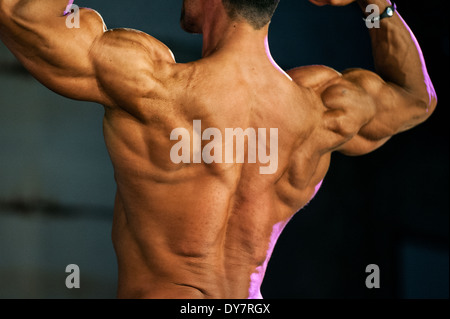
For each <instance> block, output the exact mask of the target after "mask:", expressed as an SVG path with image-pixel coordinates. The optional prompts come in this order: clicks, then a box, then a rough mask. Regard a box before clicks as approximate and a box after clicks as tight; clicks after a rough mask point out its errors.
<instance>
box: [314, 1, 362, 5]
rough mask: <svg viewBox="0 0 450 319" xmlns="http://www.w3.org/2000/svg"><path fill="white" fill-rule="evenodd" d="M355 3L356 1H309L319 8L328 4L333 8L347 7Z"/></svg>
mask: <svg viewBox="0 0 450 319" xmlns="http://www.w3.org/2000/svg"><path fill="white" fill-rule="evenodd" d="M355 1H356V0H309V2H311V3H314V4H315V5H317V6H325V5H327V4H328V5H331V6H346V5H348V4H350V3H352V2H355Z"/></svg>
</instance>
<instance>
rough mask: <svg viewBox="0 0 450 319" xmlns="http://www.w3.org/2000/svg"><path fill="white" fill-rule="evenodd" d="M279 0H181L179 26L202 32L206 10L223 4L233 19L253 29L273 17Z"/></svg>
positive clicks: (190, 30) (258, 27) (265, 23)
mask: <svg viewBox="0 0 450 319" xmlns="http://www.w3.org/2000/svg"><path fill="white" fill-rule="evenodd" d="M279 2H280V0H183V9H182V13H181V26H182V28H183V29H184V30H185V31H187V32H190V33H202V28H203V21H204V17H205V15H206V13H207V11H208V10H210V11H211V10H214V9H215V7H216V6H217V5H221V6H223V8H224V9H225V12H226V14H227V16H228V18H230V19H231V20H233V21H239V22H246V23H248V24H250V25H251V26H252V27H253V28H254V29H255V30H260V29H262V28H263V27H264V26H266V25H267V24H268V23H269V22H270V20H271V19H272V17H273V14H274V13H275V10H276V8H277V6H278V3H279Z"/></svg>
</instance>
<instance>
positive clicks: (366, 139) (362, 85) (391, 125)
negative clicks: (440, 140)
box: [331, 69, 429, 156]
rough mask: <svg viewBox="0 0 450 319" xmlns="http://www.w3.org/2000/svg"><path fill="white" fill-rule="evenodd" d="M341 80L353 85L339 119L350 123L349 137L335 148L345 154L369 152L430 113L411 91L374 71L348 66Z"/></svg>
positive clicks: (347, 123) (343, 122)
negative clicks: (349, 68)
mask: <svg viewBox="0 0 450 319" xmlns="http://www.w3.org/2000/svg"><path fill="white" fill-rule="evenodd" d="M342 82H343V83H346V84H347V85H349V86H350V87H353V90H352V93H353V94H350V97H349V99H348V102H347V103H348V104H347V105H345V106H344V109H345V112H344V114H343V115H342V116H343V119H341V122H342V125H347V126H348V127H349V130H348V132H347V133H348V134H349V136H350V139H349V140H348V141H347V142H345V143H344V144H342V145H340V146H338V147H337V148H336V150H337V151H340V152H342V153H344V154H346V155H354V156H356V155H364V154H367V153H370V152H372V151H374V150H376V149H378V148H379V147H381V146H382V145H383V144H385V143H386V142H387V141H388V140H389V139H390V138H391V137H392V136H394V135H396V134H398V133H401V132H404V131H406V130H408V129H410V128H412V127H414V126H416V125H418V124H420V123H421V122H423V121H424V120H425V119H426V118H427V117H428V116H429V112H428V110H427V109H426V106H425V103H423V102H422V101H420V100H419V99H417V98H416V97H415V96H414V94H413V93H412V92H408V91H407V90H405V89H403V88H401V87H399V86H397V85H395V84H393V83H388V82H385V81H384V80H383V79H382V78H381V77H380V76H378V75H377V74H375V73H373V72H370V71H366V70H361V69H352V70H348V71H345V72H343V75H342ZM335 98H338V97H335ZM332 99H333V97H332ZM331 103H333V102H331ZM344 131H345V129H344Z"/></svg>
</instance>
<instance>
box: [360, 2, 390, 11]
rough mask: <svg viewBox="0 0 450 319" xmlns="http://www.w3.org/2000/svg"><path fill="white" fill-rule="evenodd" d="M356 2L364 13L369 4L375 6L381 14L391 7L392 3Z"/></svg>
mask: <svg viewBox="0 0 450 319" xmlns="http://www.w3.org/2000/svg"><path fill="white" fill-rule="evenodd" d="M356 2H357V3H358V5H359V6H360V8H361V9H362V10H363V11H364V12H365V11H366V8H367V6H368V5H371V4H374V5H377V6H378V7H379V8H380V11H381V12H383V11H384V10H386V8H387V7H389V6H391V5H393V2H392V1H389V0H356Z"/></svg>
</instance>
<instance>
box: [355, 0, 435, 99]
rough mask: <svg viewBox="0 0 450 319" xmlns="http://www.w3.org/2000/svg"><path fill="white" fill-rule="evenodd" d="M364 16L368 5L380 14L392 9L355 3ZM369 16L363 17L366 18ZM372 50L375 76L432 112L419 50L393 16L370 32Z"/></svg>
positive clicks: (381, 1)
mask: <svg viewBox="0 0 450 319" xmlns="http://www.w3.org/2000/svg"><path fill="white" fill-rule="evenodd" d="M358 4H359V5H360V7H361V8H362V9H363V11H364V12H365V10H366V8H367V6H368V5H370V4H375V5H377V6H378V7H379V8H380V14H381V13H382V12H383V11H384V10H385V9H386V7H388V6H389V5H391V2H390V1H386V0H358ZM367 14H368V13H366V15H367ZM370 36H371V39H372V49H373V56H374V62H375V68H376V71H377V73H378V74H379V75H380V76H381V77H382V78H383V80H385V81H386V82H390V83H393V84H395V85H397V86H399V87H400V88H402V89H404V90H406V91H407V92H409V93H410V94H412V95H414V96H415V97H416V98H418V99H419V100H420V101H422V102H423V103H424V104H425V105H424V107H426V108H434V106H435V104H436V93H435V91H434V88H433V85H432V82H431V80H430V77H429V75H428V72H427V68H426V64H425V60H424V57H423V54H422V51H421V49H420V46H419V44H418V42H417V40H416V38H415V36H414V35H413V33H412V31H411V30H410V28H409V27H408V25H407V24H406V23H405V21H404V20H403V19H402V18H401V16H400V15H399V14H398V12H396V13H395V14H394V16H393V17H392V18H385V19H383V20H381V21H380V28H371V29H370Z"/></svg>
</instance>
